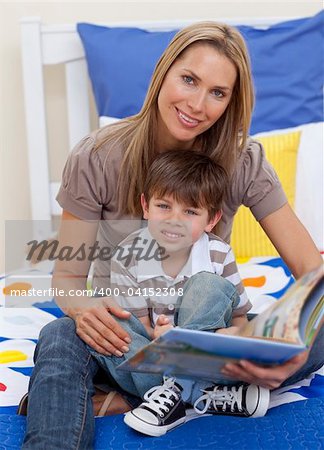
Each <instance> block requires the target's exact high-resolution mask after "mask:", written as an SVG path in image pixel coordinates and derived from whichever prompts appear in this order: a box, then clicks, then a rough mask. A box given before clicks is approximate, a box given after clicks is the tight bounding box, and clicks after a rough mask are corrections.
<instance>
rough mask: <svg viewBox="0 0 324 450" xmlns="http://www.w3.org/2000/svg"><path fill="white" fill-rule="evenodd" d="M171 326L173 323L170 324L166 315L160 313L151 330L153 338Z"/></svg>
mask: <svg viewBox="0 0 324 450" xmlns="http://www.w3.org/2000/svg"><path fill="white" fill-rule="evenodd" d="M171 328H173V325H171V323H170V320H169V319H168V317H167V316H165V315H164V314H161V315H160V316H159V317H158V319H157V321H156V324H155V327H154V330H153V339H156V338H158V337H160V336H161V335H162V334H164V333H165V332H166V331H168V330H171Z"/></svg>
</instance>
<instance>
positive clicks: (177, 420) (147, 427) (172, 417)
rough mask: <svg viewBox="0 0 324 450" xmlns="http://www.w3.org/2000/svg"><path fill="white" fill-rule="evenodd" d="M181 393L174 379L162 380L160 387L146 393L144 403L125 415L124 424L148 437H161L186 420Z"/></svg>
mask: <svg viewBox="0 0 324 450" xmlns="http://www.w3.org/2000/svg"><path fill="white" fill-rule="evenodd" d="M181 391H182V388H181V386H179V385H178V384H177V383H176V382H175V379H174V378H164V383H163V385H162V386H154V387H153V388H152V389H150V390H149V391H147V392H146V394H145V395H144V400H145V402H143V403H142V404H141V405H140V406H139V407H138V408H135V409H133V411H129V412H127V413H126V414H125V417H124V422H125V423H126V424H127V425H128V426H129V427H131V428H133V429H134V430H136V431H139V432H141V433H143V434H147V435H148V436H162V435H163V434H165V433H167V432H168V431H170V430H172V429H173V428H175V427H177V426H179V425H181V424H182V423H184V422H185V420H186V409H185V405H184V403H183V401H182V399H181Z"/></svg>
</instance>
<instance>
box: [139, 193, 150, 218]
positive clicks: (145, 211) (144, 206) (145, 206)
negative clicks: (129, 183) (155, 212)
mask: <svg viewBox="0 0 324 450" xmlns="http://www.w3.org/2000/svg"><path fill="white" fill-rule="evenodd" d="M141 205H142V210H143V217H144V219H148V210H149V208H148V203H147V201H146V200H145V196H144V194H141Z"/></svg>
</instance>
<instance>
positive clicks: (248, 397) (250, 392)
mask: <svg viewBox="0 0 324 450" xmlns="http://www.w3.org/2000/svg"><path fill="white" fill-rule="evenodd" d="M202 392H203V393H204V394H203V395H202V396H201V397H199V398H198V400H196V401H195V404H194V410H195V411H196V412H197V413H198V414H225V415H230V416H241V417H263V416H264V415H265V414H266V412H267V410H268V406H269V401H270V392H269V389H266V388H263V387H260V386H256V385H254V384H246V385H244V384H241V385H238V386H217V385H216V386H211V387H210V388H207V389H205V390H203V391H202ZM200 403H201V404H202V405H201V406H203V408H202V409H201V406H200ZM198 406H200V407H198Z"/></svg>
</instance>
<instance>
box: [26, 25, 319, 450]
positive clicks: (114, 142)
mask: <svg viewBox="0 0 324 450" xmlns="http://www.w3.org/2000/svg"><path fill="white" fill-rule="evenodd" d="M131 94H132V93H131V92H130V95H131ZM252 108H253V87H252V81H251V72H250V63H249V58H248V54H247V50H246V46H245V43H244V41H243V39H242V37H241V35H240V34H239V33H238V32H237V31H236V30H235V29H233V28H231V27H229V26H226V25H219V24H215V23H212V22H206V23H200V24H195V25H192V26H189V27H187V28H185V29H183V30H182V31H180V32H179V33H178V34H177V35H176V36H175V37H174V39H173V40H172V42H171V43H170V44H169V46H168V48H167V49H166V50H165V52H164V54H163V55H162V57H161V59H160V61H159V62H158V64H157V66H156V69H155V72H154V74H153V78H152V81H151V84H150V86H149V89H148V93H147V96H146V99H145V102H144V105H143V108H142V110H141V111H140V112H139V114H137V115H135V116H133V117H130V118H128V119H125V120H122V121H120V122H119V123H117V124H115V125H111V126H108V127H106V128H104V129H102V130H100V131H96V132H94V133H92V134H91V135H90V136H87V137H85V138H84V139H83V140H82V141H81V142H80V143H79V144H78V145H77V146H76V148H75V149H74V150H73V152H72V154H71V156H70V157H69V159H68V162H67V164H66V167H65V169H64V173H63V181H62V186H61V189H60V192H59V194H58V201H59V203H60V204H61V206H62V207H63V215H62V221H61V228H60V237H59V239H60V245H62V246H64V245H69V246H72V247H74V248H75V249H78V248H80V246H83V248H85V249H89V248H91V250H90V251H91V257H90V254H87V257H83V258H74V260H73V261H69V262H67V261H58V262H57V264H56V267H55V273H54V284H55V286H56V287H58V288H60V289H64V290H65V292H66V296H65V297H61V298H57V301H58V303H59V304H60V306H61V307H62V309H63V310H64V311H65V313H66V314H67V315H68V316H69V317H65V318H62V319H58V320H56V321H54V322H52V323H50V324H49V325H47V326H46V327H45V328H44V329H43V330H42V332H41V335H40V339H39V342H38V346H37V350H36V354H35V361H36V362H35V369H34V371H33V375H32V378H31V384H30V389H29V407H28V418H27V434H26V437H25V441H24V447H23V448H24V449H27V448H32V449H36V448H51V449H54V448H58V449H59V448H60V449H61V448H65V449H68V448H91V446H92V442H93V434H94V419H93V410H92V402H91V396H92V395H93V393H94V387H93V379H94V377H95V375H96V373H97V371H98V365H97V363H96V362H95V361H94V359H93V358H92V357H91V355H90V353H89V351H88V350H87V346H86V344H88V345H89V346H91V347H92V348H93V349H95V350H96V351H98V352H100V353H103V354H105V355H109V354H114V355H121V354H123V353H126V352H127V350H128V346H129V345H130V339H129V336H128V334H127V333H126V331H125V330H124V329H123V328H122V327H121V326H120V325H119V324H117V322H116V321H115V319H114V317H117V318H120V319H124V320H125V321H126V320H127V319H128V318H129V317H130V316H129V313H128V312H126V311H123V310H121V309H120V308H119V307H118V306H117V305H115V304H114V303H113V302H112V300H111V299H110V298H108V297H103V298H100V299H99V298H98V299H96V300H95V301H94V300H93V299H92V300H91V301H90V300H89V298H87V297H86V296H83V297H77V296H76V295H73V293H72V292H71V289H75V290H76V289H85V286H86V278H87V275H88V273H89V269H90V264H91V260H95V265H94V280H93V285H94V287H96V288H103V289H106V288H107V287H109V279H108V277H109V258H104V257H103V253H102V252H101V253H100V249H101V248H103V247H104V248H106V249H107V247H112V246H113V245H114V244H116V243H117V242H119V241H120V238H121V236H122V235H123V232H124V234H128V233H129V232H130V228H129V225H130V224H131V225H130V226H131V227H134V229H135V228H138V220H139V219H140V218H141V212H140V208H141V206H140V194H141V192H142V189H143V183H144V180H145V177H146V174H147V173H148V171H149V167H150V164H151V163H152V161H153V159H154V157H155V155H157V154H158V153H160V152H164V151H166V150H175V151H181V150H183V149H196V150H199V151H202V152H205V153H207V154H208V155H209V156H211V157H212V158H213V159H215V160H216V161H217V162H218V163H219V164H221V165H222V166H223V167H224V168H225V169H226V171H227V172H228V174H229V176H230V179H231V181H230V183H229V186H228V188H227V197H226V201H225V206H224V213H223V218H222V220H221V222H220V224H219V225H220V226H219V227H218V228H217V234H218V235H220V236H221V237H222V238H223V239H224V240H226V241H229V239H230V233H231V228H232V222H233V217H234V215H235V213H236V211H237V209H238V207H239V206H240V205H241V204H242V203H243V204H245V205H246V206H248V207H250V208H251V211H252V212H253V214H254V215H255V217H256V219H257V220H259V222H260V224H261V226H262V228H263V229H264V230H265V232H266V233H267V235H268V236H269V238H270V240H271V241H272V242H273V244H274V245H275V247H276V248H277V250H278V252H279V253H280V255H281V256H282V258H283V259H284V260H285V262H286V263H287V265H288V266H289V268H290V269H291V271H292V273H293V274H294V275H295V277H300V276H301V275H302V274H304V273H305V272H308V271H310V270H312V269H314V268H315V267H317V266H319V265H320V264H321V262H322V260H321V257H320V255H319V253H318V251H317V249H316V247H315V245H314V244H313V242H312V240H311V238H310V236H309V234H308V233H307V231H306V230H305V228H304V227H303V226H302V225H301V223H300V222H299V220H298V219H297V217H296V216H295V214H294V212H293V211H292V210H291V208H290V206H289V205H288V203H287V200H286V197H285V194H284V193H283V191H282V188H281V185H280V182H279V181H278V179H277V176H276V174H275V172H274V171H273V169H272V168H271V167H270V166H269V164H268V163H267V161H266V160H265V157H264V152H263V149H262V147H261V145H260V144H259V143H257V142H256V141H253V140H251V139H250V138H248V136H247V133H248V130H249V125H250V119H251V113H252ZM130 218H131V219H134V220H132V221H130V220H129V219H130ZM121 219H127V220H125V222H120V220H121ZM108 220H109V222H108ZM114 220H118V221H117V222H114ZM123 224H125V229H123ZM97 232H98V234H97ZM94 244H95V245H94ZM296 248H298V257H297V254H296ZM95 251H97V253H96V252H95ZM104 260H105V261H104ZM68 292H69V295H68V294H67V293H68ZM101 294H102V292H101ZM75 331H76V332H75ZM322 339H323V333H322V334H321V335H319V336H318V338H317V341H316V345H314V347H313V350H312V354H311V356H310V357H309V358H308V355H307V353H304V354H302V355H299V356H297V357H295V358H293V359H291V360H290V361H288V362H287V363H285V364H282V365H281V366H278V367H275V368H267V369H265V368H262V367H259V366H257V365H255V364H252V363H250V362H247V361H243V362H241V363H240V364H235V365H234V364H230V365H228V366H227V368H226V373H227V374H228V375H232V376H234V377H236V378H239V379H241V380H244V381H246V382H248V383H250V384H258V385H260V386H264V387H267V388H275V387H278V386H280V385H282V384H283V383H290V382H292V380H296V379H301V378H303V377H304V376H305V375H306V374H307V373H310V372H311V371H313V370H315V369H316V368H318V367H320V366H321V365H322V364H323V362H324V361H323V357H322V356H321V357H320V350H319V349H320V345H319V341H320V340H322ZM307 358H308V361H307ZM306 361H307V363H306ZM305 363H306V364H305ZM107 377H108V375H107ZM106 382H107V380H106ZM114 401H115V403H114V404H112V409H111V411H110V412H121V411H125V410H127V409H129V408H130V405H131V406H135V405H136V406H137V404H138V403H137V402H136V401H134V398H130V397H125V396H124V397H120V396H119V397H118V396H117V397H115V399H114Z"/></svg>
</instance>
